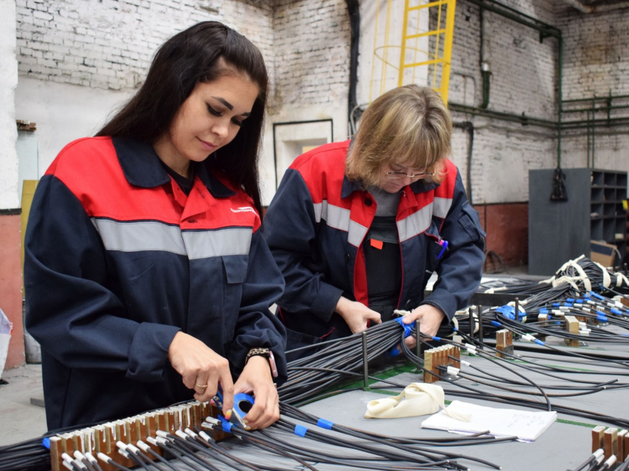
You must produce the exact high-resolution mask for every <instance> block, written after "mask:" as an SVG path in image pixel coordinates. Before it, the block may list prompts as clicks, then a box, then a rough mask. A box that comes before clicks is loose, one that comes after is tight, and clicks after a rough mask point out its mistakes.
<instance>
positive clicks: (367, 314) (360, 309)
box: [335, 296, 382, 334]
mask: <svg viewBox="0 0 629 471" xmlns="http://www.w3.org/2000/svg"><path fill="white" fill-rule="evenodd" d="M335 311H336V312H337V313H338V314H339V315H340V316H341V317H342V318H343V319H344V320H345V323H346V324H347V325H348V327H349V328H350V330H351V331H352V334H355V333H357V332H362V331H363V330H367V327H369V322H373V323H375V324H380V323H381V322H382V320H381V318H380V314H379V313H377V312H376V311H373V310H371V309H369V308H368V307H367V306H365V305H364V304H363V303H359V302H358V301H350V300H349V299H347V298H344V297H343V296H341V298H340V299H339V301H338V303H336V309H335Z"/></svg>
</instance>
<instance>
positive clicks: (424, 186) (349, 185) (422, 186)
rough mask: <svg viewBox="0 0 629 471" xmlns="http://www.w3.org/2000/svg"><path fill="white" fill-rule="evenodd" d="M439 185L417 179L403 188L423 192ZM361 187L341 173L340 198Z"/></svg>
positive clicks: (360, 189)
mask: <svg viewBox="0 0 629 471" xmlns="http://www.w3.org/2000/svg"><path fill="white" fill-rule="evenodd" d="M438 186H439V183H434V182H431V183H426V182H424V181H423V180H417V181H416V182H413V183H411V184H410V185H408V186H407V187H405V188H410V189H411V190H412V192H413V193H415V194H419V193H425V192H427V191H431V190H434V189H435V188H437V187H438ZM363 190H364V189H363V187H361V186H360V184H359V183H358V182H355V181H350V180H349V179H348V178H347V175H343V187H342V188H341V198H347V197H348V196H349V195H351V194H352V193H353V192H355V191H363Z"/></svg>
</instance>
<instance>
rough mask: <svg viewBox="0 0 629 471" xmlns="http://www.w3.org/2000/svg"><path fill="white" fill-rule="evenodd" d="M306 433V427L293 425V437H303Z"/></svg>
mask: <svg viewBox="0 0 629 471" xmlns="http://www.w3.org/2000/svg"><path fill="white" fill-rule="evenodd" d="M307 431H308V427H304V426H303V425H299V424H297V425H295V435H299V436H300V437H305V436H306V432H307Z"/></svg>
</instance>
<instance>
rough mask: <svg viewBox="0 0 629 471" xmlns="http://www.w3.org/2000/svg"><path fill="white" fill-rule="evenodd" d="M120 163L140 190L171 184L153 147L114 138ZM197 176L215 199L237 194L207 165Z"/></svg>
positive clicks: (202, 167) (130, 180) (199, 169)
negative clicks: (209, 169)
mask: <svg viewBox="0 0 629 471" xmlns="http://www.w3.org/2000/svg"><path fill="white" fill-rule="evenodd" d="M112 142H113V145H114V148H115V149H116V154H117V155H118V161H119V162H120V166H121V167H122V171H123V172H124V175H125V178H126V179H127V181H128V182H129V183H130V184H132V185H135V186H139V187H140V188H155V187H157V186H160V185H164V184H166V183H170V175H168V172H166V170H164V168H163V167H162V165H161V164H160V160H159V157H158V156H157V154H156V153H155V150H154V149H153V146H151V145H150V144H148V143H145V142H141V141H137V140H135V139H127V138H121V137H114V138H113V139H112ZM196 170H197V175H198V176H199V178H200V179H201V181H202V182H203V184H204V185H205V186H206V187H207V189H208V190H209V192H210V193H211V194H212V196H214V197H215V198H227V197H229V196H233V195H235V193H234V192H233V191H232V190H231V189H229V188H228V187H227V186H225V185H224V184H223V183H222V182H221V181H219V180H218V178H216V177H215V176H214V175H213V174H211V173H210V172H209V171H208V168H207V165H198V166H197V168H196Z"/></svg>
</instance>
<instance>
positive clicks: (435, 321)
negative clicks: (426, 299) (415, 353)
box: [402, 304, 446, 348]
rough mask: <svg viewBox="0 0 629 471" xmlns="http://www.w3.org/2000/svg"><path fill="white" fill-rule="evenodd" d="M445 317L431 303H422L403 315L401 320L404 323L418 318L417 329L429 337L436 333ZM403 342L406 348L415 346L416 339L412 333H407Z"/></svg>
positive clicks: (410, 322)
mask: <svg viewBox="0 0 629 471" xmlns="http://www.w3.org/2000/svg"><path fill="white" fill-rule="evenodd" d="M445 317H446V315H445V314H444V313H443V311H442V310H441V309H439V308H438V307H435V306H433V305H431V304H422V305H421V306H418V307H417V308H415V309H413V310H412V311H411V313H410V314H407V315H405V316H404V317H403V318H402V322H404V323H405V324H414V323H415V321H416V320H419V331H420V332H421V333H422V334H424V335H428V336H430V337H434V336H435V335H437V332H438V331H439V326H441V321H442V320H443V319H444V318H445ZM404 343H406V346H407V347H408V348H413V347H415V344H416V343H417V339H416V338H415V337H413V336H412V335H409V336H408V337H406V339H404Z"/></svg>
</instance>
